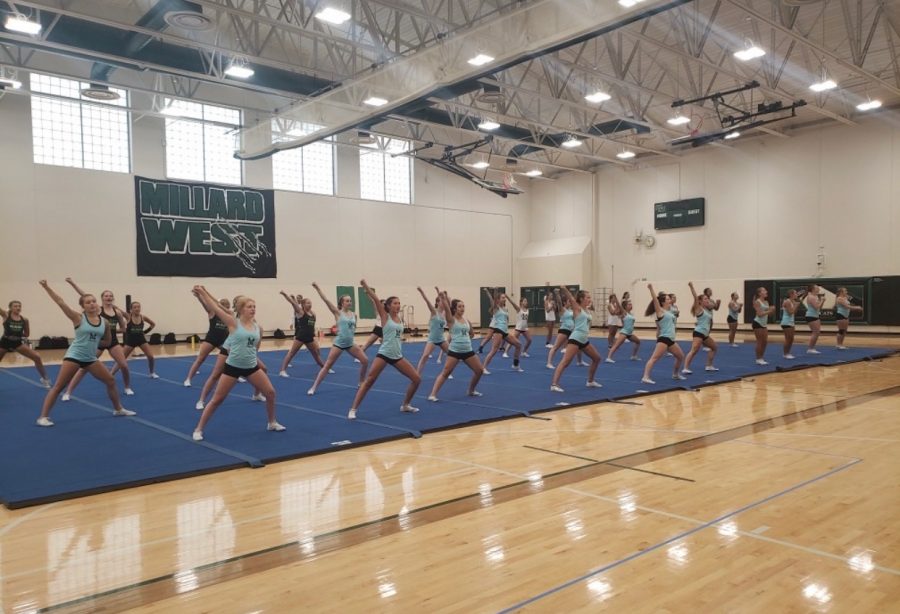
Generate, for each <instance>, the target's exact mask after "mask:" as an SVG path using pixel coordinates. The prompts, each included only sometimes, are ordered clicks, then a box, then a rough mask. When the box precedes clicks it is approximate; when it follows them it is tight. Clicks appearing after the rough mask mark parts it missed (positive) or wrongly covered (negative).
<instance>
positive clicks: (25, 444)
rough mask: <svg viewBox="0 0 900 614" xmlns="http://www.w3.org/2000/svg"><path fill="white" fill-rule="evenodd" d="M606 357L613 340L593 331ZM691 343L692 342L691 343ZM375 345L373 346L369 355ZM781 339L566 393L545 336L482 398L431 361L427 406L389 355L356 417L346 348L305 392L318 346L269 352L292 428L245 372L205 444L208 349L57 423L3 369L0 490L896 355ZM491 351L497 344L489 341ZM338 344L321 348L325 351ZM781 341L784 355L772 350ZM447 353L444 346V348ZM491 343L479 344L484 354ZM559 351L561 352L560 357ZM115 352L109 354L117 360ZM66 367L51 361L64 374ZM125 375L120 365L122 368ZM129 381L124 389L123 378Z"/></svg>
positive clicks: (7, 494)
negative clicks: (49, 422)
mask: <svg viewBox="0 0 900 614" xmlns="http://www.w3.org/2000/svg"><path fill="white" fill-rule="evenodd" d="M592 343H594V345H595V346H596V347H597V348H598V350H600V353H601V355H605V353H606V347H605V345H606V344H605V339H604V340H601V339H594V340H593V341H592ZM653 346H654V344H653V343H652V340H648V342H645V343H643V344H642V346H641V352H640V356H641V358H642V359H643V360H646V359H647V358H648V357H649V354H650V352H651V351H652V350H653ZM681 346H682V349H684V350H685V352H687V349H688V347H689V344H688V343H684V342H683V343H681ZM404 347H405V351H406V356H407V358H408V359H409V360H410V361H411V362H412V363H413V364H414V365H415V364H416V363H417V362H418V360H419V357H420V356H421V353H422V349H423V347H424V346H423V345H422V344H417V343H407V344H406V345H405V346H404ZM377 349H378V348H377V346H376V347H373V348H370V351H369V357H370V360H371V359H372V358H374V356H375V352H376V351H377ZM780 349H781V348H780V345H778V346H777V347H776V346H775V345H774V344H773V345H772V346H771V347H770V352H769V355H768V356H767V357H766V359H767V360H768V361H769V362H770V363H771V364H769V365H767V366H760V365H756V364H755V363H754V359H753V345H752V344H749V343H748V344H740V345H739V346H738V347H730V346H727V345H725V344H722V345H721V346H720V348H719V353H718V356H717V357H716V361H715V362H716V366H717V367H718V368H719V371H716V372H706V371H704V369H703V367H704V364H705V361H706V353H705V352H700V353H699V354H698V355H697V356H696V357H695V359H694V364H693V369H694V373H693V374H692V375H689V376H688V379H687V380H684V381H681V380H673V379H672V365H673V359H672V358H671V357H664V358H662V359H660V361H659V362H658V363H657V364H656V366H655V368H654V373H653V375H652V377H653V378H654V380H655V381H656V384H653V385H648V384H642V383H641V374H642V371H643V367H644V363H643V361H631V360H629V356H630V354H631V345H630V344H625V345H624V346H622V347H621V348H620V349H619V351H618V352H617V354H616V363H615V364H606V363H604V364H601V366H600V368H599V369H598V371H597V376H596V379H597V381H598V382H600V383H602V384H603V387H602V388H587V387H586V386H585V384H586V374H587V368H585V367H578V366H576V365H575V364H574V363H573V364H572V365H571V366H570V367H569V368H568V370H567V371H566V372H565V373H564V374H563V377H562V379H561V380H560V385H561V386H562V388H563V389H564V390H565V392H562V393H559V392H551V391H550V379H551V376H552V371H551V370H549V369H547V368H546V366H545V364H546V356H547V350H546V349H545V348H544V346H543V344H539V343H538V340H537V339H536V340H535V343H534V345H533V346H532V351H531V354H532V356H531V357H528V358H522V367H523V369H524V370H525V372H524V373H519V372H516V371H513V369H512V360H511V359H510V358H502V357H501V355H500V354H499V353H498V354H497V355H496V356H495V357H494V359H493V361H492V363H491V365H490V370H491V375H485V376H484V377H483V378H482V380H481V382H480V383H479V386H478V389H479V391H481V392H482V393H483V396H481V397H469V396H467V395H466V391H467V386H468V382H469V380H470V378H471V371H470V370H469V369H468V368H467V367H466V366H465V365H464V364H462V363H460V364H459V365H458V366H457V368H456V370H455V372H454V379H453V380H448V381H447V382H446V383H445V384H444V387H443V388H442V389H441V391H440V395H439V396H440V399H439V401H437V402H430V401H428V400H427V398H426V397H427V396H428V395H429V394H430V391H431V387H432V384H433V383H434V379H435V377H436V376H437V374H438V373H439V370H440V368H441V367H442V365H437V364H435V361H434V358H432V359H430V360H429V361H428V362H427V364H426V367H425V371H424V374H423V381H422V384H421V386H420V387H419V389H418V391H417V393H416V396H415V398H414V401H413V405H415V406H417V407H419V408H420V411H419V412H418V413H414V414H413V413H403V412H400V404H401V402H402V399H403V394H404V391H405V390H406V387H407V385H408V383H409V382H408V380H407V379H406V378H405V377H403V376H402V375H401V374H400V373H399V372H397V371H396V370H395V369H393V368H392V367H390V366H388V367H386V368H385V370H384V371H383V372H382V375H381V377H380V378H379V379H378V381H377V382H376V383H375V386H374V387H373V388H372V390H371V391H370V392H369V394H368V395H367V397H366V399H365V400H364V401H363V403H362V404H361V405H360V407H359V410H358V418H357V419H356V420H354V421H350V420H347V417H346V416H347V410H348V409H349V407H350V405H351V403H352V401H353V397H354V395H355V394H356V390H357V382H358V379H359V365H358V364H355V363H354V362H353V359H352V357H351V356H350V355H349V354H347V353H344V354H342V355H341V357H340V358H339V359H338V361H337V362H336V363H335V366H334V369H335V371H336V373H334V374H332V375H329V376H328V377H327V378H326V379H325V381H324V382H323V383H322V385H321V386H320V387H319V389H318V391H317V393H316V394H315V395H314V396H309V395H307V393H306V392H307V390H308V388H309V387H310V385H311V384H312V381H313V379H314V378H315V376H316V374H317V372H318V367H317V366H316V365H315V363H314V362H313V360H312V357H311V356H310V354H309V352H307V351H302V352H300V353H299V354H297V356H296V357H295V358H294V360H293V363H292V367H290V368H289V369H288V373H289V375H290V376H289V377H287V378H282V377H279V376H278V375H277V374H278V370H279V367H280V365H281V362H282V360H283V358H284V355H285V351H284V350H281V351H274V352H263V353H261V354H260V357H261V359H262V360H263V361H264V362H265V363H266V365H267V366H268V367H269V375H270V377H271V379H272V382H273V384H274V386H275V389H276V395H277V396H276V407H277V412H278V420H279V422H281V423H282V424H283V425H285V426H286V427H287V430H286V431H284V432H280V433H275V432H269V431H267V430H266V414H265V406H264V404H263V403H260V402H254V401H252V400H251V399H250V396H251V394H252V388H251V386H250V385H249V384H246V383H243V384H237V385H236V386H235V388H234V389H233V390H232V393H231V395H230V396H229V397H228V398H227V399H226V401H225V402H224V403H223V404H222V406H221V407H220V408H219V410H218V411H217V412H216V414H215V416H214V417H213V419H212V420H211V421H210V422H209V424H207V426H206V429H205V430H204V437H205V440H204V441H202V442H195V441H193V440H192V439H191V433H192V431H193V429H194V426H195V425H196V423H197V419H198V418H199V415H200V412H198V411H197V410H195V409H194V404H195V403H196V401H197V399H198V397H199V394H200V388H201V387H202V384H203V382H204V381H205V379H206V377H207V375H208V374H209V372H210V371H211V369H212V366H213V364H214V360H215V357H214V356H211V357H210V358H208V359H207V361H206V364H204V365H203V367H202V368H201V370H200V372H199V373H198V375H197V376H196V377H195V378H194V381H193V386H191V387H185V386H184V385H183V381H184V377H185V375H186V373H187V370H188V368H189V367H190V365H191V362H193V358H192V357H188V356H184V357H172V358H157V360H156V372H157V374H159V376H160V379H150V378H149V376H148V374H147V364H146V361H145V360H143V359H135V360H131V361H129V366H130V369H131V373H132V388H133V389H134V391H135V396H131V397H126V396H122V401H123V404H124V406H125V407H126V408H128V409H131V410H134V411H136V412H138V415H137V416H134V417H113V416H112V408H111V406H110V402H109V399H108V398H107V396H106V391H105V388H104V387H103V386H102V385H100V383H99V382H97V381H96V380H94V379H93V378H91V377H86V378H85V380H84V381H83V382H82V384H81V385H80V386H79V387H78V389H77V390H76V391H75V394H74V396H73V398H72V400H71V401H69V402H65V403H64V402H61V401H60V402H58V403H57V405H56V406H55V407H54V409H53V413H52V414H51V417H52V419H53V421H54V422H55V423H56V425H55V426H54V427H52V428H41V427H37V426H36V425H35V419H36V418H37V416H38V414H39V412H40V406H41V402H42V400H43V398H44V395H45V392H46V391H45V390H44V389H43V388H41V387H40V386H39V383H38V376H37V372H36V371H35V370H34V369H33V368H30V367H21V368H7V369H0V467H2V469H0V501H2V502H3V503H4V504H5V505H6V506H7V507H9V508H17V507H24V506H28V505H36V504H40V503H47V502H51V501H57V500H62V499H68V498H73V497H78V496H84V495H89V494H94V493H99V492H106V491H110V490H116V489H121V488H129V487H133V486H139V485H142V484H148V483H153V482H159V481H165V480H172V479H178V478H182V477H188V476H192V475H199V474H203V473H210V472H214V471H223V470H227V469H232V468H236V467H262V466H264V465H265V464H267V463H270V462H275V461H279V460H285V459H290V458H298V457H301V456H308V455H313V454H319V453H324V452H330V451H333V450H339V449H342V448H346V447H353V446H359V445H367V444H372V443H377V442H381V441H387V440H391V439H397V438H401V437H410V436H412V437H420V436H422V434H423V433H428V432H432V431H438V430H442V429H447V428H452V427H458V426H463V425H468V424H473V423H477V422H484V421H491V420H499V419H504V418H510V417H515V416H529V415H531V414H533V413H536V412H547V411H552V410H555V409H559V408H561V407H567V406H573V405H580V404H586V403H596V402H601V401H612V400H618V399H626V398H629V397H634V396H639V395H643V394H652V393H657V392H663V391H666V390H673V389H691V388H696V387H700V386H707V385H713V384H717V383H722V382H726V381H733V380H737V379H740V378H745V377H752V376H755V375H760V374H764V373H771V372H774V371H779V370H787V369H795V368H807V367H815V366H826V365H836V364H841V363H847V362H855V361H860V360H871V359H875V358H880V357H884V356H887V355H890V354H892V353H893V351H892V350H889V349H884V348H879V349H876V348H853V349H848V350H836V349H835V348H833V347H822V349H821V352H822V353H821V354H818V355H808V354H804V353H802V352H803V348H802V347H798V355H797V358H796V359H795V360H792V361H788V360H784V359H783V358H782V357H781V352H780ZM485 351H487V348H486V350H485ZM327 352H328V348H325V349H324V351H323V357H324V356H326V355H327ZM776 353H777V356H775V355H774V354H776ZM434 356H435V357H436V356H437V352H435V353H434ZM484 356H486V353H485V354H484V355H482V358H483V357H484ZM559 358H560V357H559V355H558V356H557V360H559ZM107 364H109V363H107ZM58 370H59V367H58V366H55V367H48V371H49V372H50V375H51V377H52V378H55V376H56V373H57V372H58ZM116 380H117V383H118V384H119V386H121V377H120V376H118V375H117V376H116ZM120 391H121V388H120Z"/></svg>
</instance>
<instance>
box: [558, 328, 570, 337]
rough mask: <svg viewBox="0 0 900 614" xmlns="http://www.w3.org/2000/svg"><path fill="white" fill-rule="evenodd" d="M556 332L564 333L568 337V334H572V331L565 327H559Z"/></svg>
mask: <svg viewBox="0 0 900 614" xmlns="http://www.w3.org/2000/svg"><path fill="white" fill-rule="evenodd" d="M557 333H558V334H560V335H565V336H566V337H568V336H569V335H571V334H572V331H570V330H569V329H567V328H560V329H559V330H558V331H557Z"/></svg>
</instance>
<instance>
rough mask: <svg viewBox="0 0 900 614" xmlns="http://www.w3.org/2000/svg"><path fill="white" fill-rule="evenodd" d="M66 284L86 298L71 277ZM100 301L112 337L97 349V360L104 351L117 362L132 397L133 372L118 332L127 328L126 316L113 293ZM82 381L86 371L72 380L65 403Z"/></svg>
mask: <svg viewBox="0 0 900 614" xmlns="http://www.w3.org/2000/svg"><path fill="white" fill-rule="evenodd" d="M66 282H67V283H68V284H69V285H70V286H72V288H74V289H75V292H77V293H78V295H79V296H84V295H85V294H86V292H85V291H84V290H82V289H81V288H79V287H78V284H76V283H75V282H74V281H73V280H72V278H71V277H66ZM100 300H101V302H102V306H101V308H100V317H102V318H103V319H104V320H105V321H106V325H107V326H108V327H109V332H110V336H109V341H102V342H101V343H100V346H99V348H98V349H97V358H100V355H101V354H103V350H106V351H107V352H109V355H110V357H111V358H112V359H113V360H114V361H115V362H116V366H117V367H118V368H119V370H120V371H121V372H122V384H124V387H125V388H124V389H125V394H126V395H127V396H131V395H133V394H134V390H132V389H131V371H130V370H129V369H128V362H127V361H126V360H125V351H124V350H123V349H122V346H121V345H120V344H119V334H118V332H117V331H118V330H119V329H120V328H121V329H123V330H124V328H125V314H124V312H123V311H122V310H121V309H119V308H118V307H116V304H115V301H116V297H115V296H114V295H113V293H112V292H111V291H109V290H104V291H103V293H102V294H101V295H100ZM82 379H84V370H81V371H79V372H78V373H76V374H75V377H74V378H72V381H71V382H70V383H69V387H68V388H67V389H66V392H65V393H64V394H63V395H62V400H63V401H68V400H69V398H71V396H72V393H73V392H74V391H75V388H76V387H78V384H79V383H81V380H82Z"/></svg>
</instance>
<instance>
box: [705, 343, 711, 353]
mask: <svg viewBox="0 0 900 614" xmlns="http://www.w3.org/2000/svg"><path fill="white" fill-rule="evenodd" d="M703 351H704V352H712V349H711V348H708V347H706V346H705V345H704V346H703Z"/></svg>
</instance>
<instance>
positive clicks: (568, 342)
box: [566, 339, 590, 350]
mask: <svg viewBox="0 0 900 614" xmlns="http://www.w3.org/2000/svg"><path fill="white" fill-rule="evenodd" d="M566 344H567V345H577V346H578V349H579V350H583V349H584V348H586V347H587V346H588V345H590V342H589V341H585V342H584V343H582V342H581V341H575V340H574V339H569V340H568V341H567V342H566Z"/></svg>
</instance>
